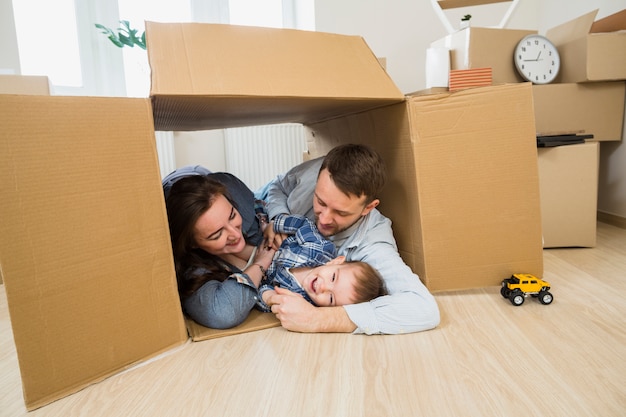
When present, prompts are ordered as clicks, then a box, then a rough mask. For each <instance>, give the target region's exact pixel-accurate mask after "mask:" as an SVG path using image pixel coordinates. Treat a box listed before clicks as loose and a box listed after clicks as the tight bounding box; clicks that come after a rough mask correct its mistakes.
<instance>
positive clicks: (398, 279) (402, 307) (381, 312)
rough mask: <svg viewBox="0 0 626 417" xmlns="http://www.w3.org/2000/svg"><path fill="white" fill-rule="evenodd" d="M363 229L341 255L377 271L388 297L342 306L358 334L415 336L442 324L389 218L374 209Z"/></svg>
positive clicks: (437, 311) (341, 250)
mask: <svg viewBox="0 0 626 417" xmlns="http://www.w3.org/2000/svg"><path fill="white" fill-rule="evenodd" d="M361 226H362V227H359V230H357V231H356V232H355V233H354V234H353V236H352V237H351V238H350V239H349V240H348V241H347V242H346V243H345V244H344V245H342V247H341V248H340V250H339V255H344V256H346V259H348V260H360V261H364V262H367V263H369V264H370V265H372V266H373V267H374V268H376V269H377V270H378V272H379V273H380V274H381V276H382V277H383V280H384V281H385V285H386V287H387V291H388V292H389V295H387V296H383V297H378V298H376V299H375V300H372V301H370V302H366V303H360V304H352V305H345V306H343V307H344V309H345V310H346V312H347V314H348V316H349V317H350V319H351V320H352V321H353V322H354V323H355V324H356V325H357V329H356V331H355V333H365V334H398V333H413V332H419V331H423V330H429V329H432V328H434V327H436V326H437V325H439V320H440V316H439V307H438V306H437V302H436V300H435V298H434V297H433V296H432V295H431V293H430V292H429V291H428V289H427V288H426V287H425V286H424V284H423V283H422V282H421V281H420V279H419V277H418V276H417V275H416V274H415V273H414V272H413V271H412V270H411V268H409V267H408V266H407V265H406V264H405V263H404V261H403V260H402V258H401V257H400V255H399V253H398V250H397V248H396V245H395V240H394V238H393V232H392V230H391V222H390V221H389V219H387V218H385V217H384V216H382V215H381V214H380V213H379V212H378V210H374V211H372V212H371V213H370V214H369V215H368V216H367V218H366V219H364V223H363V224H362V225H361Z"/></svg>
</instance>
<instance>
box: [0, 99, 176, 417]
mask: <svg viewBox="0 0 626 417" xmlns="http://www.w3.org/2000/svg"><path fill="white" fill-rule="evenodd" d="M0 125H1V126H2V130H1V131H0V195H2V199H0V260H1V262H2V272H3V275H4V281H5V283H4V285H5V290H6V294H7V300H8V305H9V312H10V317H11V324H12V327H13V334H14V338H15V345H16V349H17V355H18V361H19V366H20V372H21V376H22V385H23V391H24V400H25V403H26V407H27V409H29V410H32V409H34V408H37V407H40V406H42V405H45V404H47V403H49V402H51V401H54V400H56V399H58V398H61V397H63V396H66V395H68V394H70V393H73V392H76V391H78V390H80V389H82V388H84V387H85V386H87V385H89V384H91V383H93V382H96V381H99V380H102V379H104V378H106V377H107V376H109V375H112V374H114V373H117V372H119V371H120V370H123V369H126V368H128V367H131V366H133V365H134V364H136V363H137V362H140V361H143V360H145V359H147V358H149V357H153V356H156V355H158V354H159V353H160V352H163V351H166V350H169V349H171V348H173V347H175V346H177V345H181V344H182V343H184V342H185V341H186V340H187V338H188V337H187V332H186V329H185V324H184V321H183V315H182V312H181V306H180V301H179V299H178V293H177V287H176V278H175V274H174V265H173V259H172V252H171V245H170V240H169V232H168V227H167V220H166V215H165V204H164V200H163V191H162V188H161V182H160V175H159V169H158V163H157V155H156V146H155V140H154V127H153V119H152V109H151V106H150V102H149V100H147V99H119V98H86V97H54V96H36V95H0Z"/></svg>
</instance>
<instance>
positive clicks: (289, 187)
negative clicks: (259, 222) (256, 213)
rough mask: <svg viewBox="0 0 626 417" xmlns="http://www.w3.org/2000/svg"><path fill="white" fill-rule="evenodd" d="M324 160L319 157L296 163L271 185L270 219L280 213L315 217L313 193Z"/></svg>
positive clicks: (268, 209)
mask: <svg viewBox="0 0 626 417" xmlns="http://www.w3.org/2000/svg"><path fill="white" fill-rule="evenodd" d="M322 161H323V159H322V158H317V159H313V160H310V161H306V162H303V163H301V164H300V165H296V166H295V167H293V168H291V169H290V170H289V171H287V172H286V173H285V174H283V175H279V176H278V177H277V178H276V179H275V180H274V181H273V182H272V183H271V184H270V185H269V187H268V194H267V212H268V214H269V217H270V219H273V218H274V217H276V216H277V215H278V214H300V215H302V216H306V217H308V218H310V219H311V218H312V217H313V193H314V191H315V183H316V182H317V174H318V173H319V170H320V167H321V166H322Z"/></svg>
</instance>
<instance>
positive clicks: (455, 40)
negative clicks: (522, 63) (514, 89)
mask: <svg viewBox="0 0 626 417" xmlns="http://www.w3.org/2000/svg"><path fill="white" fill-rule="evenodd" d="M533 33H537V31H535V30H517V29H492V28H480V27H469V28H465V29H462V30H459V31H458V32H455V33H452V34H449V35H447V36H446V37H444V38H442V39H439V40H437V41H435V42H432V43H431V44H430V46H431V48H446V49H449V50H450V69H452V70H463V69H470V68H491V69H492V76H493V83H494V84H502V83H517V82H523V81H524V79H523V78H522V77H521V76H520V75H519V74H518V72H517V70H516V69H515V65H514V64H513V52H514V51H515V47H516V46H517V43H518V42H519V41H520V40H522V38H524V36H526V35H530V34H533Z"/></svg>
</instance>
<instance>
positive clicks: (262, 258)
mask: <svg viewBox="0 0 626 417" xmlns="http://www.w3.org/2000/svg"><path fill="white" fill-rule="evenodd" d="M275 253H276V250H275V249H274V248H272V247H271V246H270V245H268V244H267V241H265V240H264V241H263V242H262V243H261V245H260V246H259V247H258V248H257V250H256V255H255V256H254V263H255V264H258V265H260V266H262V267H263V269H265V270H267V268H269V267H270V264H271V263H272V259H274V254H275Z"/></svg>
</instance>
